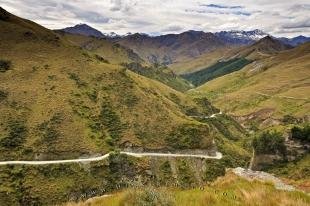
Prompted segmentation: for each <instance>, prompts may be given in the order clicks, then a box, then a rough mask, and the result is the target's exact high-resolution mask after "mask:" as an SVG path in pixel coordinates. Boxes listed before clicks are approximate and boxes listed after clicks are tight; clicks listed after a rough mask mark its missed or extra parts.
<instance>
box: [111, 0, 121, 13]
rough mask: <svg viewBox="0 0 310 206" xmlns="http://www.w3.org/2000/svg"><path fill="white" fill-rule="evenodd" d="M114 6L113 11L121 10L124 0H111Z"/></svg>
mask: <svg viewBox="0 0 310 206" xmlns="http://www.w3.org/2000/svg"><path fill="white" fill-rule="evenodd" d="M111 3H112V5H113V6H112V7H111V8H110V10H111V11H120V10H121V9H122V0H111Z"/></svg>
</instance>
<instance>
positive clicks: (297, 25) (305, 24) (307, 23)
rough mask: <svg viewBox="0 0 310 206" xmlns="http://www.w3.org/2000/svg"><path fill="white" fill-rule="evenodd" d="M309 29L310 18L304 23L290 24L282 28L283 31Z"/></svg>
mask: <svg viewBox="0 0 310 206" xmlns="http://www.w3.org/2000/svg"><path fill="white" fill-rule="evenodd" d="M309 27H310V18H309V19H306V20H304V21H299V22H296V23H290V24H286V25H283V26H282V28H283V29H297V28H309Z"/></svg>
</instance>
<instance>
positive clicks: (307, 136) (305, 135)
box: [291, 124, 310, 143]
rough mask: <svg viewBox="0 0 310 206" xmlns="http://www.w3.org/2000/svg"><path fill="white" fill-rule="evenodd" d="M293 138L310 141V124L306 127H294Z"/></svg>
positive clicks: (292, 130)
mask: <svg viewBox="0 0 310 206" xmlns="http://www.w3.org/2000/svg"><path fill="white" fill-rule="evenodd" d="M291 133H292V138H293V139H298V140H300V141H303V142H309V143H310V125H309V124H308V125H306V126H305V127H296V126H295V127H293V128H292V129H291Z"/></svg>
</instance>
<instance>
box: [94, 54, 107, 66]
mask: <svg viewBox="0 0 310 206" xmlns="http://www.w3.org/2000/svg"><path fill="white" fill-rule="evenodd" d="M95 58H96V59H97V60H98V61H100V62H103V63H106V64H110V62H109V61H108V60H106V59H105V58H103V57H102V56H100V55H98V54H96V55H95Z"/></svg>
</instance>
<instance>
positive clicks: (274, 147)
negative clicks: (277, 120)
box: [253, 131, 286, 155]
mask: <svg viewBox="0 0 310 206" xmlns="http://www.w3.org/2000/svg"><path fill="white" fill-rule="evenodd" d="M284 141H285V140H284V137H283V136H282V134H281V133H279V132H275V131H267V132H263V133H262V134H261V135H259V136H257V137H255V138H254V140H253V147H254V150H255V152H256V153H257V154H281V155H285V154H286V146H285V144H284Z"/></svg>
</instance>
